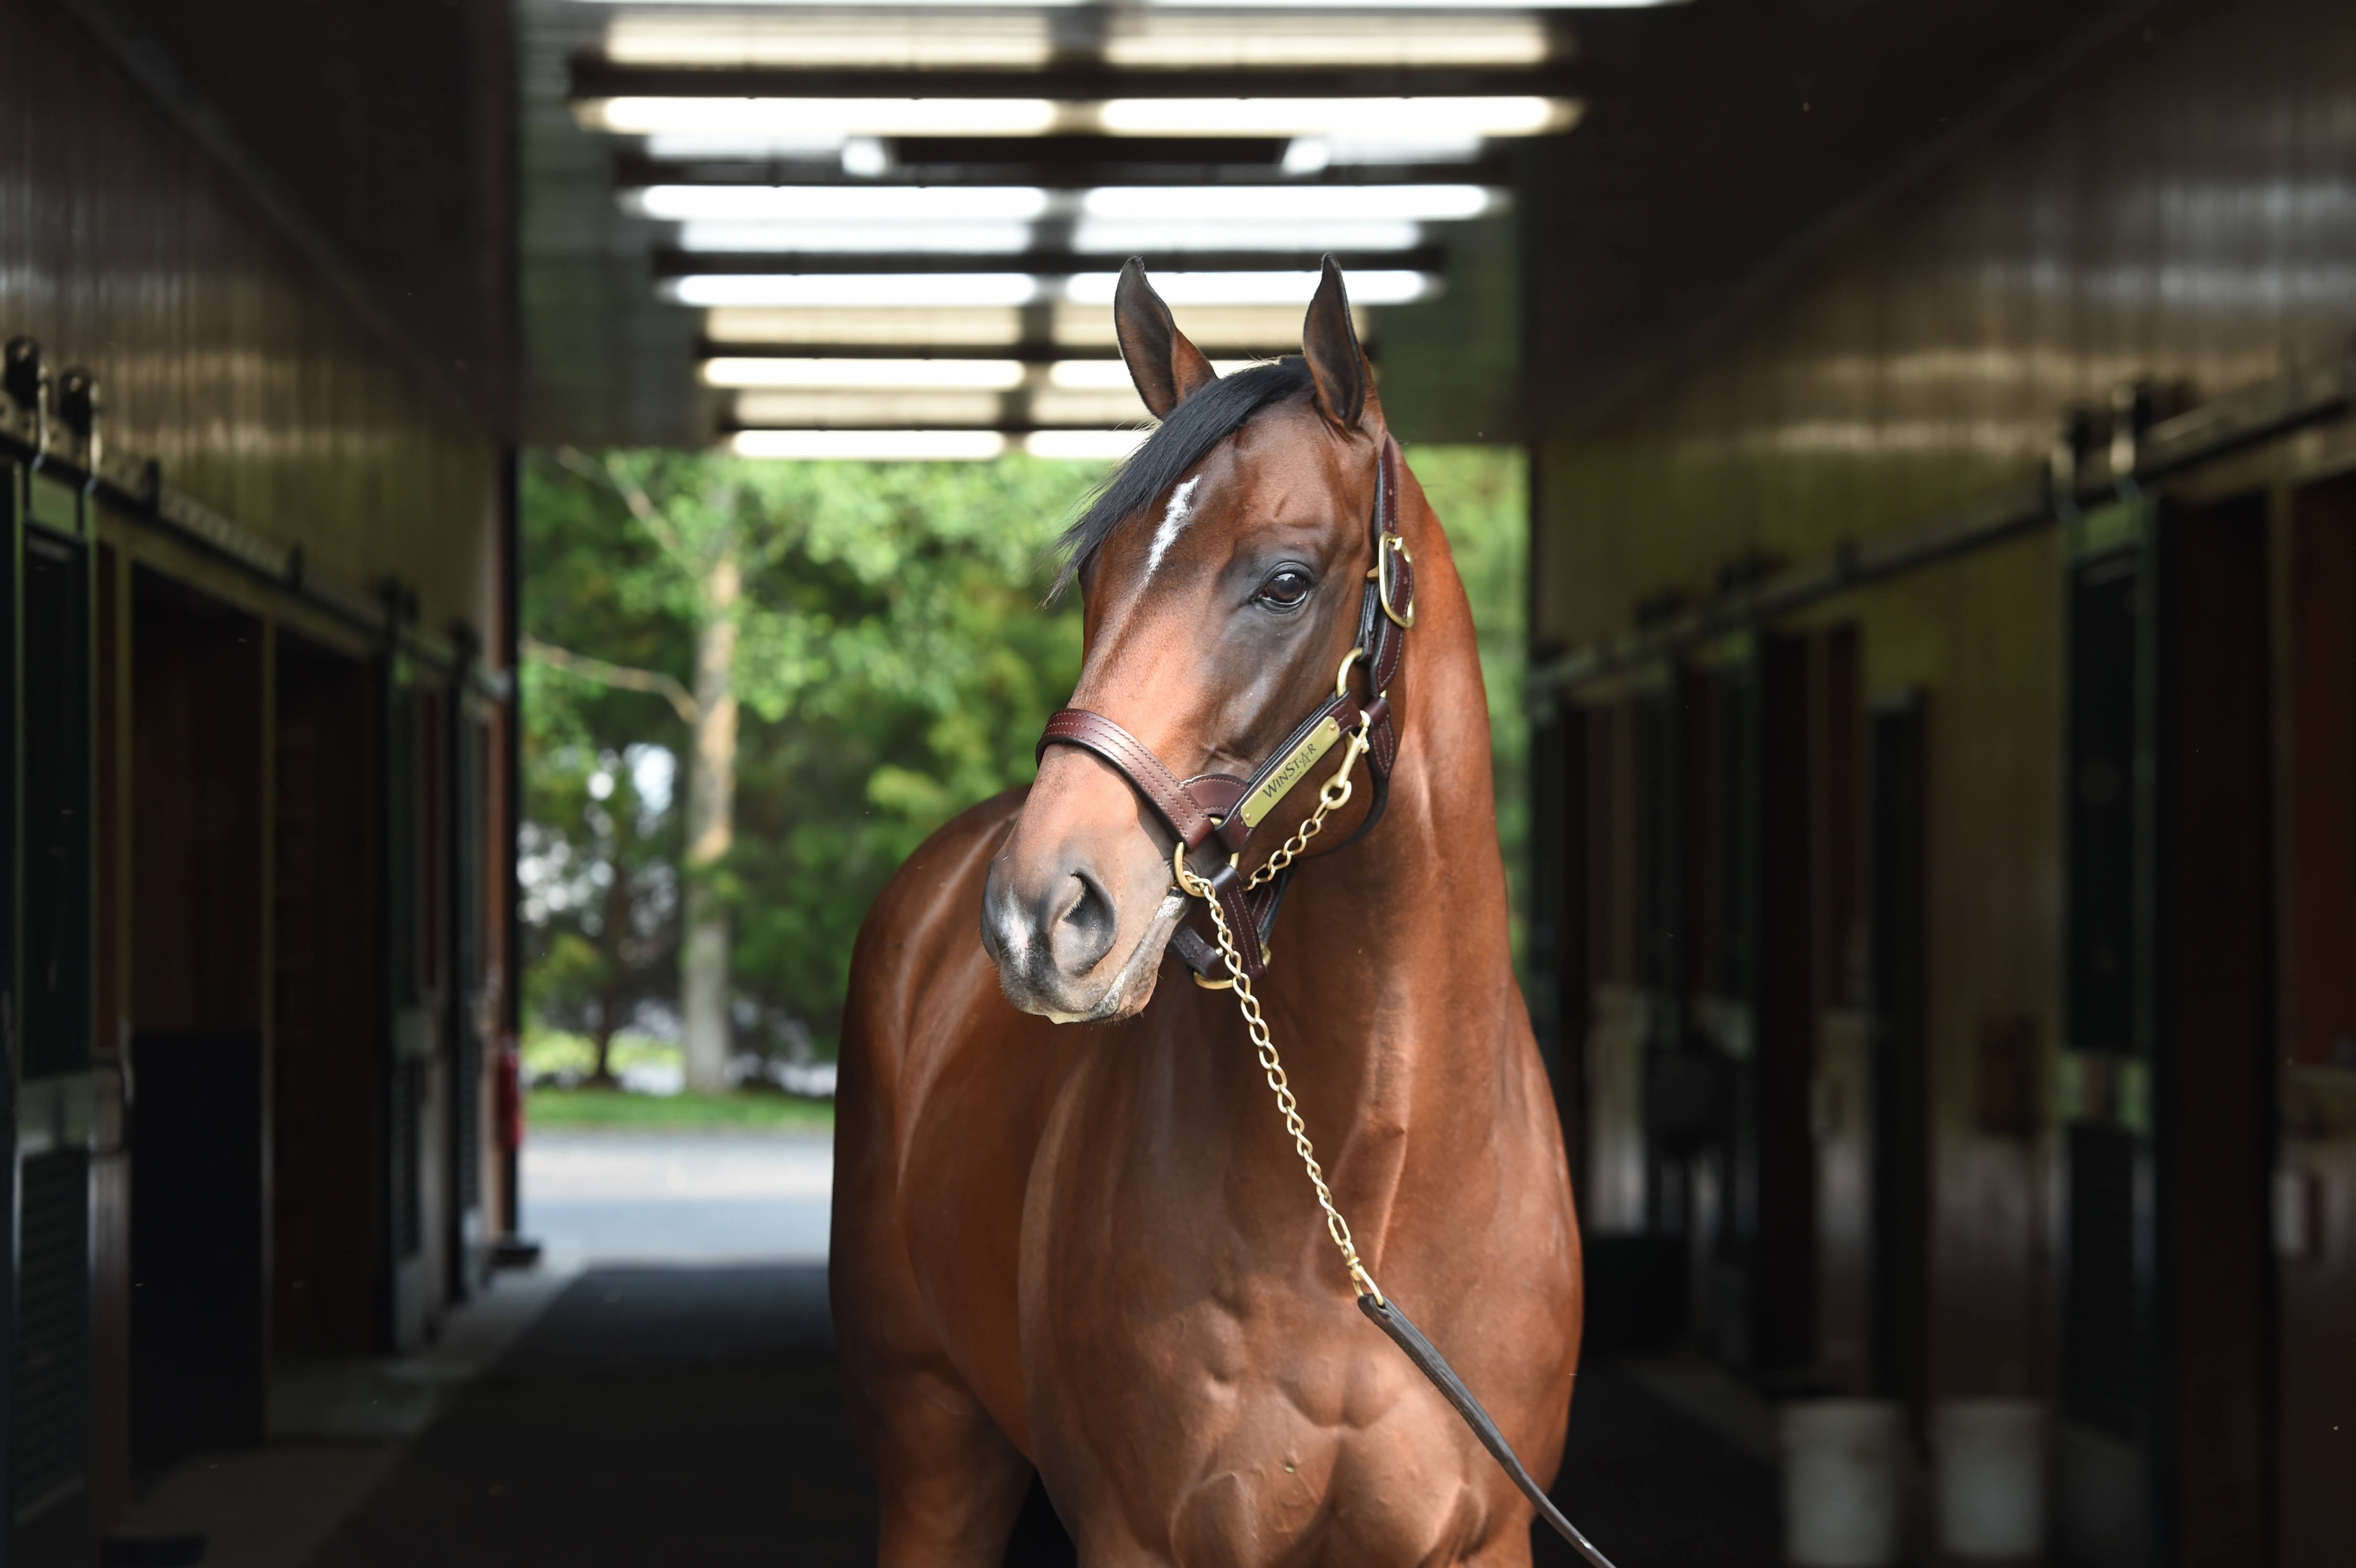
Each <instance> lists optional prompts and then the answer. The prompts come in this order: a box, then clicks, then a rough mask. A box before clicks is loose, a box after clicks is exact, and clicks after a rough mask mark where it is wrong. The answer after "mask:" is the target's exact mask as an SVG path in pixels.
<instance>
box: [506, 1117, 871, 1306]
mask: <svg viewBox="0 0 2356 1568" xmlns="http://www.w3.org/2000/svg"><path fill="white" fill-rule="evenodd" d="M833 1190H834V1142H833V1140H832V1139H831V1138H828V1137H824V1136H817V1137H813V1136H806V1135H801V1136H798V1135H781V1134H775V1133H702V1134H698V1133H668V1134H662V1133H656V1134H648V1133H620V1132H614V1133H604V1132H573V1133H534V1134H533V1135H532V1136H531V1137H530V1141H529V1142H527V1143H526V1144H525V1146H524V1151H523V1193H524V1214H523V1225H524V1230H525V1232H526V1233H527V1234H529V1235H530V1236H531V1237H533V1238H534V1239H535V1240H537V1241H539V1242H540V1243H541V1246H542V1247H543V1248H544V1249H545V1251H544V1253H543V1254H542V1257H543V1262H544V1264H545V1266H546V1267H548V1268H550V1269H552V1270H554V1271H556V1272H559V1273H567V1274H569V1273H573V1272H575V1271H577V1270H580V1269H584V1268H594V1267H599V1266H603V1265H606V1264H711V1263H809V1264H823V1263H825V1262H826V1227H827V1211H828V1205H829V1203H830V1200H831V1194H832V1192H833Z"/></svg>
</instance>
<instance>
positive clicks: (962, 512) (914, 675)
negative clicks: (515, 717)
mask: <svg viewBox="0 0 2356 1568" xmlns="http://www.w3.org/2000/svg"><path fill="white" fill-rule="evenodd" d="M1100 474H1101V469H1100V468H1099V467H1098V465H1095V464H1067V463H1047V462H1041V461H1039V460H1036V459H1031V458H1023V457H1011V458H1007V459H1004V460H1002V461H1001V462H998V463H994V464H858V463H775V464H771V463H749V462H744V461H740V460H737V459H734V458H730V457H724V456H719V455H713V454H704V453H663V452H648V453H619V454H616V455H614V456H613V458H612V459H611V463H610V473H609V472H608V471H607V469H606V467H605V464H600V463H595V462H591V461H589V460H586V459H581V458H578V457H577V456H576V457H573V458H572V459H571V460H569V461H565V460H560V459H559V458H558V457H556V456H554V455H550V454H541V455H536V456H535V457H534V458H533V459H532V460H531V461H530V464H528V465H527V468H526V474H525V514H524V516H525V538H526V552H527V560H526V572H525V585H526V599H525V610H524V624H525V625H526V627H527V628H528V629H529V630H530V632H531V634H532V635H534V636H535V637H537V638H539V639H540V640H541V641H542V642H544V643H549V644H553V645H557V646H560V647H562V648H566V649H570V650H572V651H573V652H574V653H576V654H580V655H584V656H589V657H593V658H596V659H601V660H605V661H606V662H608V663H611V664H615V665H623V666H628V667H635V668H641V669H647V670H652V671H656V672H659V673H661V674H667V675H669V676H670V677H673V678H675V679H677V680H678V681H679V682H680V684H681V685H682V686H691V684H692V677H693V664H694V650H695V645H696V637H697V634H698V631H699V629H700V625H701V616H702V614H703V613H705V612H704V600H703V597H702V595H701V591H700V587H699V581H700V579H701V577H702V575H703V574H704V573H705V572H706V571H709V569H710V565H711V564H712V562H713V561H715V560H719V559H721V558H722V557H723V556H734V559H735V560H737V561H738V563H739V564H740V566H741V568H742V571H743V591H742V593H743V596H742V599H741V601H740V602H739V603H738V604H737V606H736V607H735V610H734V616H735V619H736V622H737V626H738V638H739V641H738V645H737V654H736V667H735V688H736V692H737V695H738V697H739V698H740V699H741V700H742V702H743V704H744V720H743V724H742V728H741V730H740V732H739V736H738V743H737V805H736V836H735V847H734V850H733V851H732V852H731V853H730V855H729V856H728V858H727V859H726V860H725V862H724V863H723V865H721V866H720V867H718V868H717V869H716V870H715V871H714V873H713V880H714V885H715V886H716V887H718V888H719V890H720V891H722V893H723V896H724V897H725V898H726V899H727V901H728V902H729V904H730V906H731V908H732V910H733V912H734V931H735V950H734V968H735V979H736V990H737V994H738V996H739V997H740V999H741V1000H743V1001H744V1002H746V1003H749V1004H751V1005H752V1007H753V1008H755V1010H756V1011H757V1013H758V1014H759V1016H760V1018H761V1019H762V1020H763V1026H762V1027H758V1028H756V1029H752V1030H744V1031H740V1032H742V1033H743V1034H744V1040H743V1041H742V1043H744V1044H746V1045H750V1046H758V1045H760V1044H762V1043H764V1041H763V1040H762V1039H761V1036H762V1034H763V1033H765V1032H766V1033H767V1034H769V1035H770V1036H771V1037H772V1039H773V1040H777V1039H790V1038H793V1037H794V1036H795V1034H796V1032H797V1031H807V1033H808V1036H814V1037H815V1038H816V1040H817V1041H818V1043H819V1048H820V1049H821V1050H824V1049H825V1048H826V1045H827V1043H828V1042H829V1041H830V1040H831V1038H832V1036H833V1033H834V1031H835V1029H836V1026H837V1022H838V1020H839V1019H840V1017H841V999H842V991H843V986H844V981H845V977H846V975H847V971H848V968H849V965H850V956H851V939H852V937H853V936H854V935H855V934H856V933H857V931H858V926H859V922H860V919H861V917H862V915H863V914H864V913H865V912H866V909H867V905H868V904H869V902H870V901H872V900H873V897H874V895H875V893H876V891H878V890H879V889H880V888H881V887H882V886H883V880H884V879H885V878H886V877H888V876H889V875H890V874H891V872H892V869H893V868H894V867H895V866H897V865H898V864H899V862H900V861H901V860H902V859H904V858H905V856H906V855H907V853H908V851H909V850H911V849H913V848H916V845H917V844H919V843H921V842H923V840H924V838H925V837H926V835H927V834H929V833H931V832H932V831H933V829H935V828H936V827H939V826H940V824H941V823H943V822H945V821H947V820H948V817H949V816H953V815H954V814H955V813H956V812H957V811H958V810H960V809H962V808H963V807H964V806H966V805H970V804H972V803H973V802H974V801H976V800H980V799H982V798H984V797H986V796H988V795H993V794H996V793H997V792H999V791H1001V790H1003V789H1006V788H1008V787H1010V786H1012V785H1014V784H1021V783H1023V782H1024V781H1025V780H1027V779H1028V778H1029V777H1030V775H1031V773H1032V760H1031V746H1032V742H1033V739H1035V737H1036V735H1037V733H1038V731H1039V728H1040V726H1041V725H1042V724H1044V722H1045V721H1046V717H1047V715H1048V714H1049V713H1051V712H1053V711H1054V710H1055V709H1056V708H1057V707H1058V706H1060V705H1061V703H1062V702H1063V700H1064V699H1065V698H1066V696H1068V695H1069V693H1070V691H1071V689H1072V686H1073V683H1074V682H1075V681H1076V679H1077V677H1078V672H1079V642H1080V634H1079V622H1078V618H1077V615H1076V613H1074V607H1073V606H1069V605H1067V606H1066V607H1065V608H1063V609H1061V610H1059V611H1056V612H1052V613H1051V612H1046V611H1043V610H1042V609H1040V608H1039V600H1040V597H1041V595H1042V594H1043V593H1044V591H1045V588H1046V585H1047V583H1048V581H1050V579H1051V576H1052V566H1051V563H1050V562H1049V561H1048V559H1047V556H1046V553H1045V552H1046V549H1047V547H1048V545H1049V543H1050V542H1051V541H1052V539H1054V537H1055V532H1056V531H1057V529H1058V528H1060V527H1061V525H1062V524H1063V523H1064V521H1065V520H1066V518H1067V517H1068V516H1069V514H1070V513H1071V510H1072V508H1073V507H1074V505H1075V504H1076V502H1077V500H1078V499H1079V497H1080V496H1082V495H1083V494H1084V493H1085V492H1086V491H1087V487H1088V486H1089V485H1091V484H1093V483H1094V482H1095V481H1096V479H1097V478H1098V476H1099V475H1100ZM617 481H618V485H617V483H616V482H617ZM633 486H634V487H636V488H637V490H638V491H639V492H640V493H641V494H642V495H643V496H645V498H646V500H647V502H648V504H649V506H650V507H651V508H652V517H651V519H649V517H642V516H634V515H633V513H632V510H631V507H629V506H628V504H627V502H626V492H627V490H628V489H629V488H630V487H633ZM529 668H530V674H529V677H528V681H527V686H526V699H527V702H528V709H527V738H526V768H527V772H528V773H530V775H531V776H532V781H533V783H532V789H531V794H530V810H529V814H528V815H529V816H530V822H531V824H532V829H533V832H534V834H535V835H536V836H538V837H540V838H541V839H543V840H545V841H547V843H549V844H550V845H561V846H563V847H565V848H567V849H568V850H569V851H570V853H571V854H572V856H573V859H575V860H578V859H583V858H584V857H587V856H589V855H591V854H593V853H594V849H593V845H594V839H595V835H594V832H592V831H589V830H588V827H589V823H588V814H587V811H586V809H585V797H584V790H585V786H582V785H575V784H568V783H567V782H566V780H567V775H568V773H581V774H583V775H584V777H585V776H587V773H594V767H595V764H596V763H598V762H599V761H601V760H605V759H612V760H613V762H614V763H616V764H619V763H623V762H624V761H625V760H626V753H627V748H628V747H629V746H630V745H632V744H634V743H635V744H639V745H651V746H659V747H662V748H664V749H665V750H666V751H667V752H668V753H669V755H670V756H671V757H673V758H680V757H683V756H684V753H685V750H686V747H687V744H688V741H689V738H690V737H689V732H688V729H687V726H686V724H685V723H684V721H682V720H680V718H679V717H678V715H677V714H676V713H675V712H674V711H673V710H672V709H671V708H670V706H669V704H668V703H667V702H666V701H665V700H664V699H662V698H661V697H659V696H656V695H652V694H648V693H645V692H637V691H626V690H616V689H613V688H608V687H605V686H601V685H598V684H596V683H594V682H593V681H590V680H588V679H586V678H584V677H580V676H577V675H573V674H571V673H568V672H565V671H562V670H560V669H556V668H553V667H550V666H548V665H547V664H544V663H538V664H533V665H531V666H530V667H529ZM584 770H587V773H584ZM616 771H619V772H622V773H627V772H629V771H630V770H629V769H628V768H627V767H618V768H616V767H609V768H608V769H607V772H608V773H609V774H611V773H614V772H616ZM640 771H641V772H643V771H645V770H643V769H641V770H640ZM685 784H686V780H685V776H684V771H683V770H680V777H679V778H678V780H677V786H678V787H677V788H676V789H675V790H674V791H673V794H675V795H680V797H681V800H678V801H674V800H666V801H664V802H662V803H661V807H662V815H663V817H664V819H665V821H666V822H667V823H669V824H674V825H675V823H676V820H677V818H678V816H679V815H680V805H681V804H682V803H683V795H684V788H685ZM674 831H675V828H674ZM673 863H674V865H675V864H676V861H675V860H674V862H673ZM674 882H675V878H674ZM541 903H542V904H544V903H545V901H541ZM579 903H580V901H579V900H577V899H576V900H575V901H574V904H575V905H578V904H579ZM676 903H677V900H676V897H675V891H674V896H672V897H671V898H670V899H669V904H668V905H666V906H665V907H664V910H663V914H664V918H665V919H667V920H669V922H670V923H671V925H672V927H673V928H674V930H673V938H672V940H673V949H672V951H673V953H674V954H675V951H676V933H675V925H676V918H677V915H676ZM527 913H528V914H531V915H535V916H538V917H540V918H535V919H534V920H533V926H534V934H535V938H536V944H535V949H534V952H533V953H532V955H531V956H532V957H533V958H534V960H535V964H534V990H533V992H532V999H533V1002H534V1005H535V1008H536V1010H539V1011H541V1014H542V1016H546V1017H549V1019H550V1021H552V1022H564V1023H568V1024H571V1025H573V1027H579V1026H580V1024H581V1023H582V1022H583V1021H584V1014H583V1012H582V1009H581V1008H579V1007H578V1005H577V1004H576V1005H573V1006H572V1007H571V1008H570V1009H569V1010H568V1008H567V1007H566V1004H567V1003H568V1002H570V1001H573V993H576V992H578V991H579V990H580V989H581V987H582V986H583V985H584V983H586V981H588V980H594V978H596V977H597V976H595V975H594V974H591V975H586V976H584V974H583V969H584V965H583V964H582V961H581V959H580V954H579V946H578V944H571V945H570V946H568V944H566V943H565V942H564V940H563V939H564V938H565V937H566V936H567V935H568V934H576V935H580V936H582V937H583V938H584V940H585V939H587V938H588V937H589V936H590V935H592V934H593V933H592V932H591V930H590V929H589V928H590V927H591V926H594V921H588V922H584V921H583V920H582V919H581V918H580V914H579V912H578V910H577V909H576V908H570V907H568V908H548V907H541V905H534V906H531V907H528V910H527ZM544 965H545V966H549V967H550V968H551V974H550V975H549V976H546V977H543V976H542V973H541V971H542V968H543V966H544ZM557 976H566V977H567V979H566V985H567V986H569V987H570V990H567V989H565V988H564V987H559V985H558V983H557V978H556V977H557ZM675 993H676V985H675V980H674V982H673V984H672V988H671V991H670V992H669V993H666V994H671V995H675ZM551 1009H553V1010H551ZM740 1017H741V1014H740Z"/></svg>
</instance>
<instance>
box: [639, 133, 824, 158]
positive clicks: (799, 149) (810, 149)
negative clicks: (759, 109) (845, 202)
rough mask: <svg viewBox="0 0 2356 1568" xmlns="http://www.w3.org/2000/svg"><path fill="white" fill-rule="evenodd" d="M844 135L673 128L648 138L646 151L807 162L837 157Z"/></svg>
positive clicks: (680, 155) (660, 154) (659, 154)
mask: <svg viewBox="0 0 2356 1568" xmlns="http://www.w3.org/2000/svg"><path fill="white" fill-rule="evenodd" d="M842 144H843V138H842V137H841V136H840V135H837V134H835V133H830V132H819V131H810V132H802V133H788V134H785V135H779V136H734V135H713V134H712V133H709V132H701V131H696V132H674V133H670V134H669V135H662V136H649V137H648V138H647V155H648V157H650V158H662V159H665V160H673V159H688V158H790V159H798V160H802V161H806V162H809V163H824V162H828V161H830V160H839V159H840V158H841V156H842Z"/></svg>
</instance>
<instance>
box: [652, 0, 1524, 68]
mask: <svg viewBox="0 0 2356 1568" xmlns="http://www.w3.org/2000/svg"><path fill="white" fill-rule="evenodd" d="M1107 20H1108V23H1109V27H1108V35H1109V36H1108V37H1106V39H1105V43H1104V58H1105V60H1106V62H1107V63H1108V64H1109V65H1112V66H1116V67H1130V68H1133V67H1145V68H1149V69H1162V70H1183V69H1204V68H1214V69H1217V68H1226V69H1249V68H1254V67H1262V68H1265V67H1302V66H1310V67H1314V66H1362V67H1382V66H1423V67H1435V66H1529V65H1538V64H1542V63H1544V62H1545V61H1546V60H1547V59H1551V58H1553V55H1554V52H1555V47H1556V46H1555V40H1554V39H1553V38H1552V37H1549V36H1548V34H1547V28H1546V25H1545V24H1544V23H1543V22H1541V21H1539V20H1538V19H1537V17H1535V16H1529V15H1526V14H1517V13H1514V12H1501V13H1492V14H1490V15H1487V16H1462V15H1459V16H1414V15H1408V16H1386V17H1381V18H1378V19H1364V18H1362V19H1356V20H1354V22H1353V23H1352V25H1350V26H1348V27H1335V26H1334V25H1333V21H1332V19H1331V17H1330V16H1314V15H1312V16H1300V15H1297V14H1287V13H1286V12H1283V11H1278V12H1272V13H1263V14H1260V15H1257V16H1256V15H1252V14H1250V13H1248V12H1244V13H1237V12H1229V13H1227V14H1226V15H1222V16H1202V15H1188V14H1186V13H1184V12H1180V13H1178V14H1176V15H1171V14H1169V13H1167V12H1164V13H1163V14H1162V15H1158V16H1157V15H1155V14H1153V13H1152V12H1150V11H1137V10H1129V11H1126V12H1119V11H1117V12H1115V13H1113V14H1112V15H1111V16H1108V18H1107ZM1054 48H1055V42H1054V38H1053V36H1052V33H1051V30H1050V28H1049V27H1048V25H1047V19H1046V17H1045V16H1041V15H1039V14H1038V13H1036V12H1035V11H1034V12H1031V13H1029V14H1023V13H1013V14H1008V15H1001V16H990V15H980V16H973V15H969V16H941V15H939V14H937V13H932V14H927V13H926V12H924V11H911V10H908V9H905V8H895V7H894V6H891V5H874V4H870V5H862V6H861V7H860V8H859V9H858V10H857V11H855V12H848V13H846V12H842V11H834V10H823V11H804V12H799V13H797V10H796V9H795V8H791V7H780V6H772V7H771V8H770V9H769V12H768V14H766V15H761V14H757V13H752V14H748V13H745V12H737V13H734V14H733V15H723V16H695V15H693V14H692V13H690V14H687V15H680V14H679V13H678V12H676V11H674V13H673V14H672V15H669V16H662V15H651V16H650V15H643V14H642V15H635V16H624V17H622V18H621V19H619V20H617V21H616V22H614V23H613V24H612V25H610V26H609V27H607V28H606V29H605V58H606V59H610V60H613V61H615V62H616V63H617V64H622V65H635V66H701V67H723V68H724V67H736V68H740V69H741V68H748V67H750V68H761V67H770V68H787V69H791V68H797V67H798V68H801V69H811V68H819V67H827V66H836V67H841V66H854V67H855V66H864V67H869V68H873V69H904V70H905V69H923V68H926V67H932V68H936V69H937V68H941V67H949V68H956V67H967V68H978V67H980V68H986V67H999V68H1021V67H1025V66H1030V67H1037V66H1043V65H1045V64H1046V63H1047V61H1048V59H1049V58H1050V57H1051V55H1052V53H1053V51H1054Z"/></svg>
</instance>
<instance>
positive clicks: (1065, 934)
mask: <svg viewBox="0 0 2356 1568" xmlns="http://www.w3.org/2000/svg"><path fill="white" fill-rule="evenodd" d="M1072 881H1073V882H1074V883H1075V884H1076V887H1077V890H1078V891H1076V893H1075V894H1074V895H1073V897H1072V901H1071V902H1070V903H1069V904H1067V905H1066V906H1065V909H1064V912H1063V913H1062V914H1060V915H1058V916H1056V917H1055V925H1054V928H1053V929H1052V930H1050V931H1049V933H1048V934H1047V947H1048V951H1049V952H1051V953H1052V954H1054V955H1055V967H1056V968H1058V969H1060V970H1062V971H1063V972H1064V973H1065V974H1066V975H1071V976H1080V975H1085V974H1087V972H1088V971H1089V970H1091V969H1093V968H1095V967H1096V966H1097V965H1098V962H1100V961H1101V960H1102V959H1103V957H1104V955H1106V954H1107V953H1109V952H1110V951H1112V939H1113V936H1114V934H1115V931H1116V929H1117V927H1118V926H1119V915H1118V914H1117V913H1116V912H1115V911H1114V909H1113V907H1112V899H1111V898H1110V897H1109V896H1108V894H1107V893H1106V892H1105V891H1104V886H1103V884H1101V883H1100V882H1098V880H1096V879H1095V878H1094V877H1092V876H1090V875H1088V874H1087V872H1086V871H1074V872H1073V873H1072Z"/></svg>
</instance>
